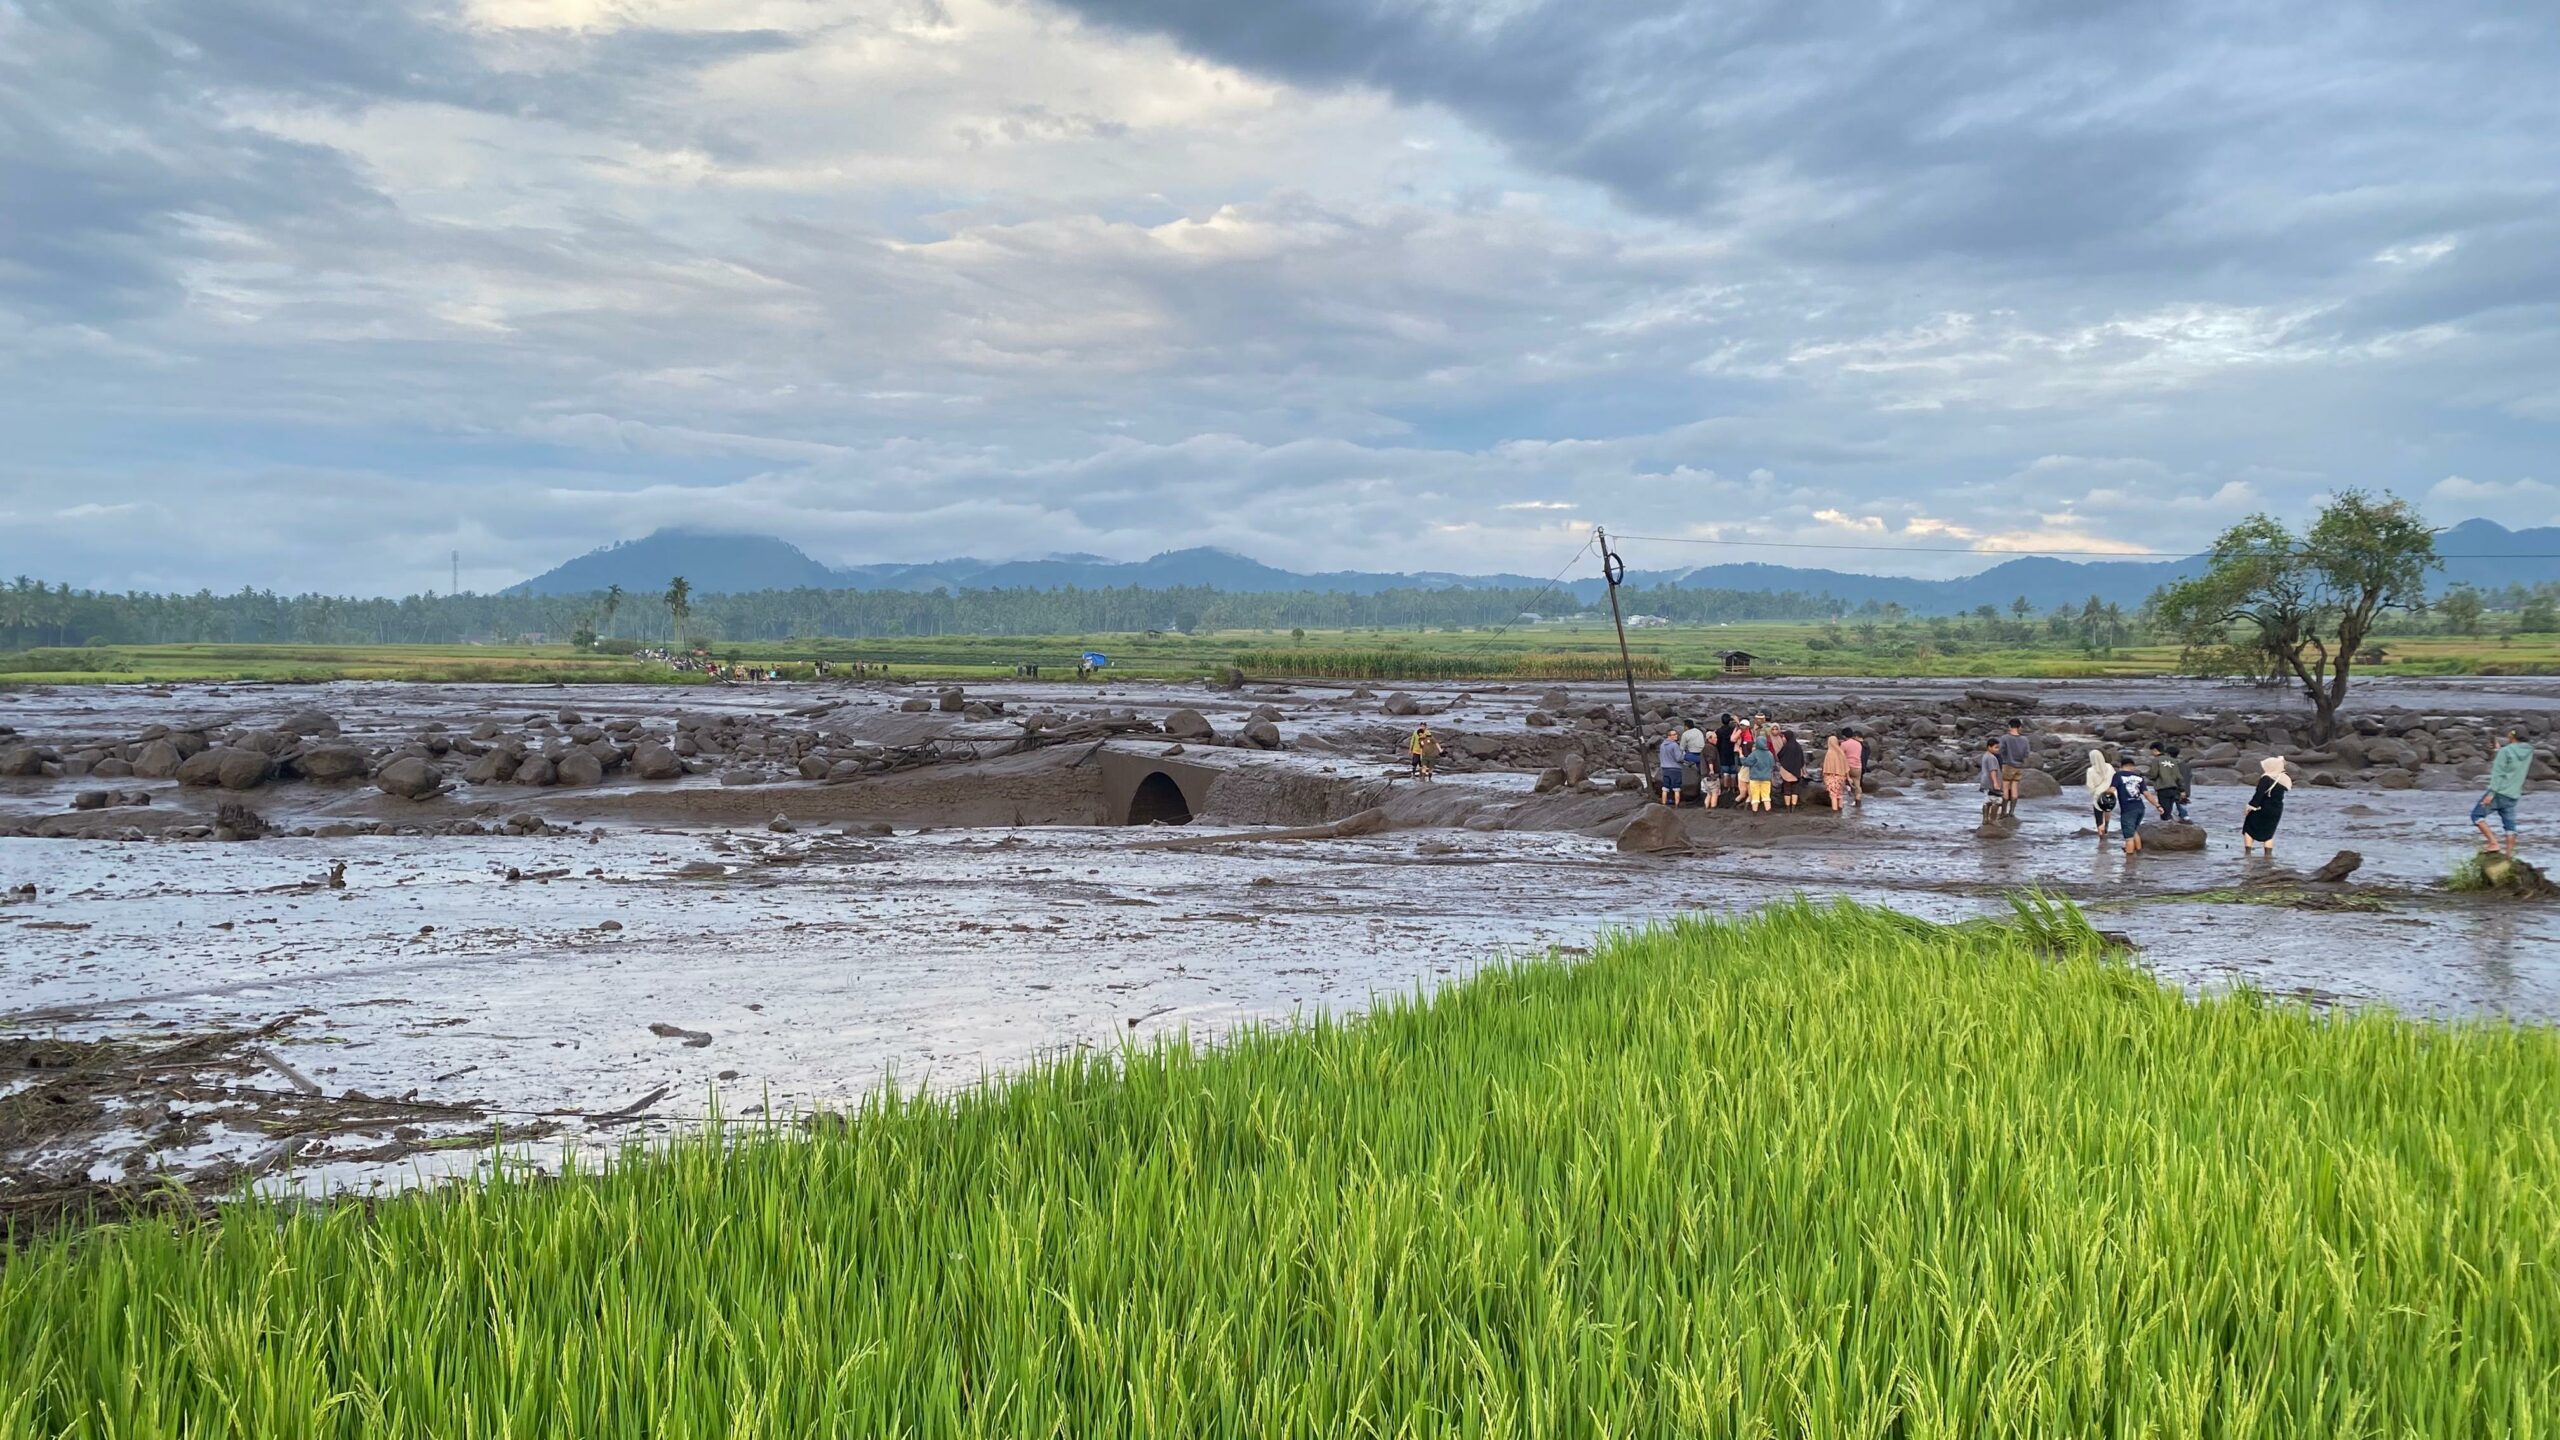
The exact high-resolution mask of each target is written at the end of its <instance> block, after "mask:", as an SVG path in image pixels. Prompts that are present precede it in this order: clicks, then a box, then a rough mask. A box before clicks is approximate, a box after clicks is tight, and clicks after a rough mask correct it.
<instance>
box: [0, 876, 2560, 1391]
mask: <svg viewBox="0 0 2560 1440" xmlns="http://www.w3.org/2000/svg"><path fill="white" fill-rule="evenodd" d="M2556 1116H2560V1037H2555V1036H2554V1035H2553V1034H2552V1033H2550V1032H2547V1031H2543V1030H2536V1029H2524V1028H2515V1027H2506V1026H2492V1025H2472V1026H2456V1027H2441V1026H2433V1025H2426V1024H2420V1023H2416V1022H2412V1021H2408V1020H2405V1019H2401V1018H2397V1017H2394V1016H2391V1015H2388V1014H2379V1013H2363V1014H2347V1015H2333V1016H2319V1015H2314V1014H2312V1013H2310V1012H2308V1011H2306V1010H2304V1009H2301V1008H2298V1007H2292V1006H2285V1005H2278V1004H2274V1003H2271V1002H2269V1001H2267V1000H2265V999H2263V998H2260V997H2256V996H2252V995H2249V994H2245V993H2243V994H2234V995H2224V996H2218V997H2214V998H2210V999H2206V1000H2203V1001H2194V1002H2191V1001H2189V1000H2186V999H2184V998H2182V997H2181V996H2180V995H2178V994H2177V993H2175V992H2173V991H2171V990H2168V989H2165V988H2163V987H2161V986H2159V985H2157V984H2155V983H2154V982H2153V981H2152V980H2151V979H2150V978H2149V977H2147V976H2145V975H2143V974H2142V973H2141V972H2139V971H2137V970H2134V969H2132V968H2129V967H2127V966H2124V965H2122V964H2119V963H2116V962H2114V961H2112V960H2110V959H2109V958H2107V953H2106V952H2105V950H2104V949H2103V948H2102V946H2101V944H2100V941H2099V939H2098V937H2097V936H2096V934H2095V932H2093V931H2091V930H2089V928H2088V926H2087V923H2086V921H2085V920H2082V919H2080V917H2078V915H2077V914H2076V913H2074V912H2072V911H2071V910H2070V909H2069V907H2067V906H2063V905H2059V904H2056V903H2053V902H2049V901H2044V900H2030V901H2027V902H2025V904H2024V905H2023V907H2022V913H2021V917H2020V919H2019V920H2017V921H2003V922H2000V923H1997V924H1976V925H1968V926H1962V927H1941V926H1934V925H1929V924H1926V923H1924V922H1919V921H1914V920H1911V919H1909V918H1907V917H1903V916H1898V915H1894V914H1892V913H1890V912H1885V911H1880V910H1874V909H1866V908H1860V907H1855V906H1850V905H1846V904H1843V905H1838V906H1816V905H1813V904H1810V903H1803V902H1799V903H1796V904H1793V905H1788V906H1782V907H1778V908H1775V909H1773V910H1771V911H1769V912H1766V913H1763V914H1761V915H1759V916H1756V917H1751V918H1748V919H1742V920H1731V921H1722V920H1710V919H1693V920H1684V921H1681V922H1680V923H1677V924H1675V925H1672V926H1669V927H1666V928H1662V929H1657V930H1652V931H1647V932H1643V933H1638V934H1630V935H1621V936H1615V937H1612V938H1610V939H1609V940H1607V941H1606V942H1605V943H1604V944H1603V945H1601V946H1600V947H1599V948H1598V950H1597V951H1596V952H1595V953H1594V954H1593V955H1592V956H1591V957H1590V958H1589V959H1588V960H1586V961H1584V962H1582V963H1579V964H1574V965H1567V964H1563V963H1558V962H1554V961H1532V962H1522V963H1507V964H1501V965H1496V966H1493V967H1491V968H1489V969H1487V970H1485V971H1483V972H1482V973H1480V974H1479V975H1478V976H1476V977H1475V978H1474V979H1472V980H1470V981H1468V982H1466V983H1464V984H1461V985H1457V986H1454V987H1452V988H1449V989H1446V990H1443V991H1441V992H1439V993H1437V994H1436V995H1433V996H1430V997H1427V998H1426V997H1419V996H1417V997H1413V998H1408V999H1404V1000H1400V1001H1394V1002H1390V1003H1385V1004H1382V1005H1380V1006H1378V1007H1377V1008H1375V1009H1374V1010H1372V1011H1371V1012H1370V1013H1368V1014H1367V1015H1365V1016H1363V1017H1362V1018H1359V1019H1357V1020H1351V1021H1337V1020H1330V1019H1324V1018H1315V1019H1311V1020H1309V1021H1307V1022H1306V1023H1304V1024H1301V1025H1297V1026H1292V1027H1285V1028H1266V1029H1255V1030H1249V1031H1247V1032H1245V1033H1242V1034H1239V1035H1235V1036H1232V1037H1229V1039H1228V1042H1227V1043H1225V1044H1222V1045H1220V1046H1218V1047H1216V1048H1214V1049H1210V1050H1206V1051H1204V1050H1200V1049H1196V1048H1194V1047H1191V1046H1189V1045H1184V1044H1160V1045H1156V1046H1152V1047H1143V1048H1131V1049H1128V1050H1125V1051H1122V1052H1120V1053H1118V1054H1113V1055H1105V1056H1100V1057H1094V1056H1084V1057H1079V1058H1068V1059H1062V1060H1059V1061H1057V1062H1055V1063H1051V1064H1048V1065H1044V1066H1042V1067H1039V1068H1036V1069H1034V1070H1032V1071H1030V1072H1028V1073H1026V1074H1024V1075H1022V1076H1020V1077H1018V1078H1015V1079H1012V1080H1009V1081H1005V1082H1002V1083H997V1084H991V1085H989V1086H987V1087H984V1088H982V1089H979V1090H975V1091H971V1092H968V1093H965V1094H959V1095H944V1096H926V1095H913V1094H898V1093H883V1094H880V1095H878V1096H876V1097H875V1098H873V1099H872V1100H870V1101H869V1102H868V1103H867V1104H865V1105H864V1106H862V1107H861V1108H860V1110H859V1113H857V1114H854V1115H852V1116H849V1117H847V1122H846V1123H844V1124H841V1125H828V1126H823V1127H815V1128H814V1129H812V1130H809V1131H805V1132H799V1131H786V1130H785V1129H784V1128H782V1127H778V1126H777V1127H772V1128H754V1129H749V1130H746V1131H743V1132H742V1131H741V1130H739V1129H737V1128H735V1127H732V1128H730V1129H729V1130H728V1131H727V1132H726V1133H724V1134H715V1135H712V1136H709V1137H705V1138H702V1139H697V1140H691V1141H685V1142H677V1143H672V1144H669V1145H666V1146H664V1147H661V1148H659V1149H656V1150H653V1151H650V1152H647V1153H646V1154H641V1155H634V1156H632V1157H630V1158H629V1159H627V1160H626V1161H625V1162H624V1163H620V1164H617V1165H616V1166H614V1167H611V1168H610V1169H607V1170H605V1171H603V1172H601V1173H598V1172H596V1171H594V1170H592V1169H590V1170H583V1171H573V1172H572V1173H569V1174H567V1175H564V1176H562V1177H560V1178H558V1179H556V1180H549V1181H541V1180H530V1181H529V1180H524V1179H518V1178H500V1179H496V1180H492V1181H488V1182H486V1183H480V1184H475V1185H471V1186H467V1187H459V1188H447V1189H441V1190H436V1191H432V1192H425V1193H419V1194H414V1195H408V1196H403V1197H399V1198H395V1199H391V1200H387V1201H383V1202H381V1203H378V1204H373V1205H368V1206H363V1207H357V1206H337V1207H327V1206H320V1207H303V1208H297V1207H291V1206H280V1205H275V1204H270V1203H264V1202H242V1203H240V1204H237V1205H234V1206H233V1207H231V1209H230V1210H229V1212H228V1215H227V1217H226V1218H225V1219H224V1220H223V1221H222V1222H221V1223H220V1224H219V1225H217V1226H214V1227H210V1228H201V1229H192V1230H190V1229H183V1228H174V1227H172V1226H170V1225H168V1224H166V1223H161V1222H151V1221H144V1222H137V1223H133V1224H130V1225H121V1226H108V1227H102V1228H99V1229H96V1230H93V1231H90V1232H87V1233H83V1234H78V1235H72V1236H67V1237H56V1238H52V1239H47V1240H43V1241H40V1242H38V1243H36V1244H34V1245H32V1246H30V1247H27V1248H25V1249H22V1250H21V1251H20V1252H19V1253H17V1254H15V1255H13V1256H11V1257H9V1258H8V1259H7V1260H6V1261H5V1262H0V1434H5V1435H12V1436H15V1435H55V1434H68V1435H75V1436H99V1437H104V1436H110V1435H113V1436H141V1435H161V1434H179V1433H224V1434H239V1435H277V1436H285V1435H291V1436H338V1435H345V1436H355V1435H363V1436H411V1435H429V1434H435V1435H510V1434H511V1435H578V1436H612V1435H653V1436H695V1435H702V1436H708V1435H714V1434H718V1435H815V1434H825V1435H863V1436H869V1435H900V1436H946V1435H948V1436H963V1435H966V1436H982V1435H983V1436H1031V1435H1038V1436H1057V1435H1111V1436H1121V1435H1138V1436H1168V1437H1169V1436H1246V1435H1252V1436H1262V1435H1288V1436H1301V1435H1303V1436H1318V1435H1322V1436H1337V1435H1389V1434H1393V1435H1438V1434H1455V1435H1482V1436H1567V1435H1593V1436H1654V1435H1680V1434H1712V1435H1768V1436H1778V1435H1786V1436H1796V1435H1810V1436H1853V1437H1854V1436H1874V1437H1887V1436H1893V1437H1924V1436H1943V1437H1954V1436H1968V1437H1969V1436H2003V1435H2014V1436H2062V1435H2109V1436H2195V1435H2205V1436H2227V1437H2238V1436H2296V1435H2317V1436H2324V1437H2329V1436H2411V1435H2448V1436H2462V1435H2479V1436H2490V1435H2534V1434H2542V1433H2546V1432H2547V1430H2548V1428H2549V1422H2550V1418H2551V1417H2553V1416H2555V1415H2560V1284H2555V1279H2560V1276H2555V1272H2554V1266H2555V1263H2560V1220H2555V1216H2560V1204H2556V1203H2555V1202H2560V1120H2555V1117H2556Z"/></svg>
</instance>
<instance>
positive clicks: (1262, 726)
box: [1244, 720, 1280, 750]
mask: <svg viewBox="0 0 2560 1440" xmlns="http://www.w3.org/2000/svg"><path fill="white" fill-rule="evenodd" d="M1244 743H1246V744H1247V745H1250V746H1252V747H1254V748H1255V749H1257V750H1277V749H1279V748H1280V727H1279V726H1277V725H1274V724H1272V723H1271V722H1270V721H1268V720H1254V721H1250V722H1248V723H1247V724H1246V725H1245V727H1244Z"/></svg>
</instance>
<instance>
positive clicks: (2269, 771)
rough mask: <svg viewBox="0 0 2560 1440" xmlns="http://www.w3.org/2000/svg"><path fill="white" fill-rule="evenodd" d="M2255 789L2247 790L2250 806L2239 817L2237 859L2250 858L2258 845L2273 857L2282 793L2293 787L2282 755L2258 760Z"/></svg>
mask: <svg viewBox="0 0 2560 1440" xmlns="http://www.w3.org/2000/svg"><path fill="white" fill-rule="evenodd" d="M2258 771H2259V774H2258V788H2257V789H2255V790H2252V791H2250V792H2249V809H2248V811H2247V813H2245V814H2243V815H2242V816H2241V817H2240V858H2241V859H2243V860H2246V859H2248V858H2249V854H2250V851H2251V850H2252V849H2253V848H2254V847H2256V846H2259V845H2264V846H2266V847H2267V858H2268V859H2270V860H2273V859H2274V858H2276V827H2277V826H2278V825H2280V824H2283V823H2284V792H2286V791H2287V790H2290V789H2292V788H2293V777H2292V776H2291V775H2288V774H2286V773H2285V768H2284V757H2283V756H2281V755H2270V756H2268V757H2267V758H2266V759H2264V760H2261V761H2259V762H2258Z"/></svg>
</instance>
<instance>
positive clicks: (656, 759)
mask: <svg viewBox="0 0 2560 1440" xmlns="http://www.w3.org/2000/svg"><path fill="white" fill-rule="evenodd" d="M631 773H632V774H634V775H637V776H639V777H640V778H641V779H643V780H673V779H675V778H676V777H677V776H679V775H682V774H683V773H684V761H683V760H682V759H680V758H678V756H677V755H676V752H675V751H673V750H670V749H668V748H667V747H666V746H664V745H661V744H659V743H657V742H656V741H654V740H652V741H648V742H645V743H643V744H642V745H641V746H640V748H639V749H637V750H634V751H632V752H631Z"/></svg>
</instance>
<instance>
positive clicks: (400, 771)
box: [373, 755, 444, 800]
mask: <svg viewBox="0 0 2560 1440" xmlns="http://www.w3.org/2000/svg"><path fill="white" fill-rule="evenodd" d="M373 788H374V789H376V790H379V791H381V792H382V793H383V794H385V795H392V796H397V797H398V798H400V799H402V800H424V799H426V798H427V797H428V796H430V795H433V794H435V793H436V792H438V791H440V790H442V789H444V776H442V775H441V774H438V773H437V771H436V767H434V766H433V765H430V764H428V763H427V762H426V761H424V760H421V759H419V758H418V757H417V756H415V755H404V756H402V757H401V758H399V759H397V760H394V761H392V762H391V763H390V764H388V765H385V766H383V767H382V768H381V769H380V770H377V771H375V772H374V776H373Z"/></svg>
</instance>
